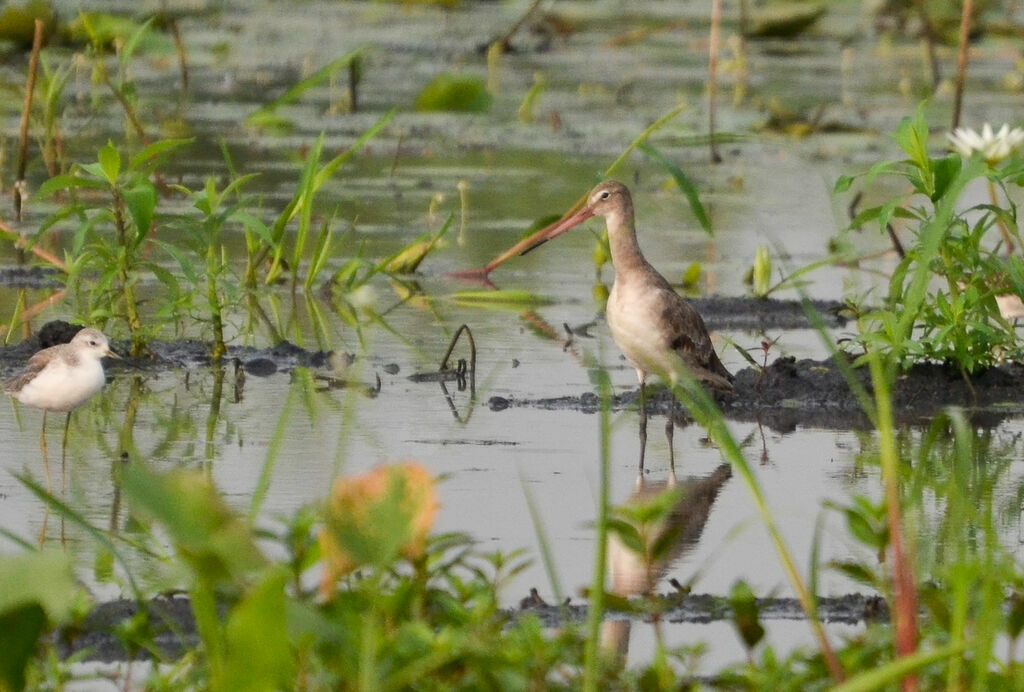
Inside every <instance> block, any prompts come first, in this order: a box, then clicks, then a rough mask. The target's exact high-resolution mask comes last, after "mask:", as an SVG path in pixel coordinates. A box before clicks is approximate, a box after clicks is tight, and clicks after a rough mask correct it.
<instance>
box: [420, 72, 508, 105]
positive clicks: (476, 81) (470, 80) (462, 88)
mask: <svg viewBox="0 0 1024 692" xmlns="http://www.w3.org/2000/svg"><path fill="white" fill-rule="evenodd" d="M414 107H415V109H416V110H418V111H451V112H460V113H483V112H484V111H486V110H487V109H488V108H490V107H491V95H490V93H489V92H488V91H487V85H486V84H485V83H484V80H483V79H481V78H480V77H477V76H476V75H465V74H453V73H450V72H443V73H441V74H439V75H437V76H436V77H434V78H433V79H432V80H430V82H429V83H427V85H426V86H425V87H423V89H422V91H420V93H419V95H417V96H416V103H415V104H414Z"/></svg>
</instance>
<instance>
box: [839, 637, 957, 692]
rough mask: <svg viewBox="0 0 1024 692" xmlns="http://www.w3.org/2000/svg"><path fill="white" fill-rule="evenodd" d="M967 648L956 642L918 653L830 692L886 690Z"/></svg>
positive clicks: (861, 675)
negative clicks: (919, 670)
mask: <svg viewBox="0 0 1024 692" xmlns="http://www.w3.org/2000/svg"><path fill="white" fill-rule="evenodd" d="M966 648H967V646H966V644H964V643H963V642H956V643H953V644H950V645H949V646H944V647H942V648H939V649H934V650H932V651H920V652H918V653H916V654H911V655H910V656H903V657H901V658H898V659H896V660H895V661H892V662H891V663H886V664H884V665H881V666H878V667H875V668H870V669H869V670H867V671H865V672H863V673H860V674H859V675H855V676H854V677H852V678H850V679H849V680H847V681H846V682H844V683H842V684H840V685H837V686H835V687H833V688H832V692H868V691H869V690H879V689H887V688H888V687H889V686H891V685H895V684H896V683H897V682H899V681H900V680H901V679H902V678H903V677H904V676H906V675H908V674H910V673H913V672H914V671H916V670H918V669H921V668H924V667H925V666H929V665H931V664H932V663H936V662H938V661H941V660H943V659H947V658H953V657H954V656H959V655H960V654H961V653H963V652H964V650H965V649H966Z"/></svg>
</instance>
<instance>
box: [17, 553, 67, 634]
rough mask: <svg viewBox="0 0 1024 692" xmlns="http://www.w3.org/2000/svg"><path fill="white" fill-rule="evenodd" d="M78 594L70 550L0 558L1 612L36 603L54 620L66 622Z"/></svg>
mask: <svg viewBox="0 0 1024 692" xmlns="http://www.w3.org/2000/svg"><path fill="white" fill-rule="evenodd" d="M77 593H78V587H77V586H76V585H75V580H74V576H73V575H72V573H71V560H70V559H69V557H68V554H67V553H64V552H62V551H60V550H43V551H39V552H32V553H23V554H21V555H14V556H5V557H4V559H3V560H0V613H5V612H9V611H12V610H15V609H18V608H21V607H23V606H25V605H28V604H33V603H35V604H38V605H40V606H42V608H43V611H44V612H45V613H46V614H47V616H48V617H49V618H50V620H51V621H52V622H63V621H64V620H66V619H67V618H68V617H69V616H70V614H71V606H72V601H73V600H74V598H75V596H76V594H77Z"/></svg>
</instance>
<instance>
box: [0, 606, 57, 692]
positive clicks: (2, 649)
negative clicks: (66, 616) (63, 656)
mask: <svg viewBox="0 0 1024 692" xmlns="http://www.w3.org/2000/svg"><path fill="white" fill-rule="evenodd" d="M45 631H46V613H44V612H43V609H42V607H40V605H39V604H38V603H30V604H27V605H23V606H21V607H19V608H14V609H12V610H7V611H5V612H3V613H0V690H3V691H4V692H7V691H8V690H10V691H11V692H13V691H14V690H24V689H25V667H26V666H27V665H28V662H29V660H30V659H31V658H32V656H33V654H35V652H36V649H37V648H38V647H39V643H40V641H39V640H40V638H41V637H42V636H43V632H45Z"/></svg>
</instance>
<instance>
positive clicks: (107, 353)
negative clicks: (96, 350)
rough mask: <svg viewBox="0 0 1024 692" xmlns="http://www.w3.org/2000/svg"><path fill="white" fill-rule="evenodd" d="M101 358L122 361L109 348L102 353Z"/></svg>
mask: <svg viewBox="0 0 1024 692" xmlns="http://www.w3.org/2000/svg"><path fill="white" fill-rule="evenodd" d="M103 357H104V358H116V359H117V360H123V358H121V356H119V355H117V354H116V353H114V351H113V350H111V349H110V347H109V346H108V347H107V350H106V351H104V352H103Z"/></svg>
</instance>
